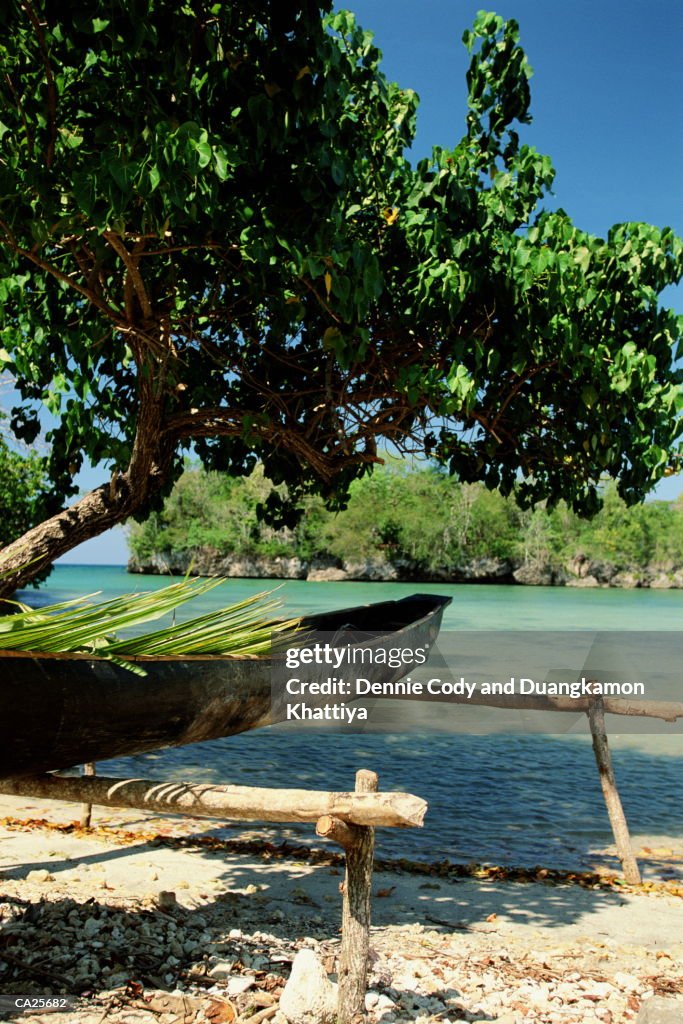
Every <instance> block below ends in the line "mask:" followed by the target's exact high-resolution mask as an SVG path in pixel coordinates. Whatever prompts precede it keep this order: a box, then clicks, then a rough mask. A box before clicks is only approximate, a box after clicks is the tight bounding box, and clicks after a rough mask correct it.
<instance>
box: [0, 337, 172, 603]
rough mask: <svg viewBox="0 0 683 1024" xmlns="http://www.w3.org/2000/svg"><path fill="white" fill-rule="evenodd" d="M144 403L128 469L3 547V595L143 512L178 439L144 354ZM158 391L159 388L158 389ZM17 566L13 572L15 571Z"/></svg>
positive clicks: (164, 473)
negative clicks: (167, 423) (168, 431)
mask: <svg viewBox="0 0 683 1024" xmlns="http://www.w3.org/2000/svg"><path fill="white" fill-rule="evenodd" d="M139 366H140V384H139V388H140V390H139V395H138V400H139V406H138V413H137V425H136V430H135V439H134V441H133V447H132V451H131V456H130V462H129V465H128V468H127V470H126V472H125V473H115V474H114V475H113V476H112V478H111V480H110V481H109V483H107V484H102V486H100V487H97V488H95V490H93V491H90V492H89V493H88V494H86V495H85V496H84V497H83V498H81V499H80V501H77V502H76V503H75V504H74V505H71V506H70V507H69V508H66V509H64V510H63V511H62V512H58V513H57V514H56V515H54V516H52V518H51V519H46V520H45V521H44V522H42V523H40V524H39V525H38V526H34V527H33V528H32V529H31V530H27V532H26V533H25V534H24V535H23V537H19V538H18V540H15V541H13V542H12V543H11V544H8V545H7V547H5V548H3V549H2V550H1V551H0V600H2V598H3V597H9V595H10V594H12V593H13V592H14V591H15V590H18V589H19V588H20V587H22V586H24V585H25V584H26V583H28V582H30V580H31V579H32V578H33V577H34V576H35V575H36V573H37V572H38V571H39V570H40V569H43V568H44V567H45V566H47V565H49V564H50V563H51V562H53V561H54V560H55V558H59V556H60V555H63V554H65V553H66V552H67V551H71V549H72V548H75V547H77V545H78V544H82V543H83V541H85V540H90V538H91V537H97V536H99V534H101V533H104V531H105V530H109V529H111V527H112V526H118V524H119V523H123V522H125V521H126V519H128V517H129V516H131V515H133V513H134V512H138V511H139V510H140V509H142V508H143V507H144V505H145V504H146V503H147V502H148V500H149V498H150V497H151V496H152V495H153V494H155V492H156V491H158V490H159V488H160V487H161V485H162V484H163V483H164V481H165V480H166V478H167V477H168V473H169V471H170V468H171V460H172V454H173V441H172V440H171V439H170V438H169V437H166V436H165V432H164V429H163V427H164V423H163V419H162V411H161V410H162V403H161V398H160V392H159V389H158V388H157V387H156V385H155V375H154V373H153V372H150V373H147V374H146V375H145V373H144V372H143V371H144V370H145V365H144V359H143V358H142V357H140V361H139ZM158 392H159V393H158ZM13 570H14V571H13Z"/></svg>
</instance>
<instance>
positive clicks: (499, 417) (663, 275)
mask: <svg viewBox="0 0 683 1024" xmlns="http://www.w3.org/2000/svg"><path fill="white" fill-rule="evenodd" d="M330 6H331V4H330V0H318V2H315V3H314V2H313V0H299V2H292V0H278V2H277V3H274V2H272V0H270V2H269V0H237V2H235V3H232V4H222V3H216V4H211V3H201V2H194V0H193V2H190V3H187V4H184V5H181V4H178V3H175V2H173V0H108V2H107V3H103V2H100V3H96V4H87V5H82V4H76V3H73V2H61V3H60V4H56V3H54V2H53V0H10V2H8V3H6V4H4V5H3V7H2V11H1V12H0V25H1V27H2V39H3V42H2V43H0V62H1V64H2V68H1V74H0V97H1V104H2V107H1V109H0V327H1V330H2V337H1V339H0V343H1V345H2V347H1V348H0V365H1V364H4V367H5V368H6V369H7V370H8V371H10V372H11V373H12V375H13V376H14V378H15V379H16V382H17V383H16V387H17V389H18V397H17V399H16V402H15V406H14V409H13V411H12V427H13V429H14V431H15V432H16V434H17V435H18V436H19V437H20V438H22V439H24V440H25V441H28V442H30V441H31V440H32V439H33V438H35V436H36V434H37V432H38V430H39V428H40V419H39V417H40V412H41V407H45V408H46V409H47V410H48V412H49V414H50V427H49V431H48V440H49V441H50V444H51V450H50V455H49V460H48V466H47V469H48V472H49V476H50V481H51V492H50V496H49V500H50V505H51V507H50V508H49V509H48V510H47V512H46V518H45V520H44V521H43V522H42V523H41V524H40V525H39V526H37V527H35V528H33V529H31V530H29V531H28V532H27V533H25V534H24V536H22V537H21V538H19V539H18V540H16V541H15V542H14V543H12V544H10V545H8V546H7V547H6V548H5V549H4V550H3V551H2V552H1V553H0V571H2V570H4V571H5V573H6V576H5V579H4V583H3V584H2V586H4V588H5V590H8V589H11V588H12V587H14V586H17V585H20V584H21V583H23V582H24V581H25V580H26V579H27V577H28V575H29V574H30V573H32V572H34V571H35V568H36V567H37V566H40V565H41V564H44V563H45V562H47V561H49V560H51V559H53V558H54V557H56V556H58V555H60V554H62V553H63V552H65V551H67V550H68V549H70V548H71V547H73V546H74V545H76V544H78V543H79V542H81V541H83V540H85V539H87V538H89V537H92V536H94V535H96V534H98V533H100V532H101V531H103V530H105V529H107V528H108V527H111V526H113V525H114V524H116V523H120V522H122V521H123V520H125V519H126V518H127V517H129V516H131V515H136V516H140V515H144V514H145V512H146V511H148V510H149V509H150V508H151V507H153V506H154V504H155V502H159V501H160V500H161V498H162V497H163V495H164V493H167V492H168V489H169V488H170V487H171V486H172V483H173V481H174V480H175V479H176V478H177V476H178V474H179V472H180V471H181V468H182V461H183V455H184V454H185V453H186V452H187V450H188V449H190V448H191V449H192V450H193V451H194V452H195V453H197V454H198V455H199V457H200V458H201V459H202V461H203V463H204V465H205V466H207V467H208V468H212V469H221V470H225V471H228V472H231V473H246V472H248V471H249V470H250V469H251V468H252V467H253V466H254V464H255V462H256V461H257V460H260V461H261V462H262V463H263V465H264V468H265V472H266V473H267V475H268V476H269V477H270V478H271V479H272V480H273V481H274V482H276V483H281V482H286V483H287V493H288V496H289V500H290V501H292V502H294V501H296V499H297V498H298V496H299V495H300V494H302V493H303V492H304V491H316V492H318V493H320V494H322V495H323V496H324V498H325V499H326V500H327V502H328V503H329V504H330V506H331V507H335V506H336V507H340V506H341V505H343V502H344V498H345V495H346V493H347V490H348V486H349V484H350V483H351V481H352V480H353V479H354V478H356V477H358V476H359V475H361V474H363V473H365V472H367V471H369V470H370V469H371V468H372V466H373V464H375V463H376V462H378V461H380V455H378V445H379V446H380V450H381V445H382V444H386V443H389V444H391V445H393V446H395V447H397V448H399V449H401V448H415V449H419V450H420V451H422V452H425V453H427V454H428V455H430V456H431V457H433V458H434V459H436V460H439V461H440V462H441V463H442V464H445V465H447V466H448V468H449V469H450V471H451V472H452V473H454V474H456V475H457V476H458V477H460V478H461V479H462V480H466V481H474V480H481V481H484V482H485V483H486V484H487V485H488V486H489V487H492V488H494V487H498V488H500V489H501V490H503V491H504V492H506V493H507V492H510V491H511V490H512V489H513V488H515V489H516V490H517V493H518V496H519V499H520V501H521V502H522V503H527V504H529V503H533V502H536V501H538V500H542V499H547V500H548V501H549V502H551V503H552V502H554V501H557V500H559V499H560V498H563V499H565V500H567V501H568V502H569V503H570V504H571V505H572V506H573V507H574V508H575V509H577V510H579V511H582V512H586V513H590V512H591V511H592V510H594V509H595V508H596V507H597V504H598V502H599V498H598V494H597V489H596V488H597V483H598V481H599V479H600V478H601V477H602V476H604V475H608V476H611V477H614V478H616V479H617V480H618V481H619V488H620V491H621V494H622V495H623V496H624V498H625V499H626V500H627V501H629V502H633V501H637V500H640V499H641V498H642V497H643V495H644V494H645V493H646V492H647V490H648V489H649V488H650V487H651V486H652V484H653V483H654V482H655V481H656V480H657V479H658V478H659V477H660V476H661V475H662V474H663V473H664V472H665V470H666V468H667V467H668V466H669V465H670V461H671V458H672V452H673V448H674V444H675V442H676V439H677V436H678V433H679V425H678V419H677V413H678V410H679V406H680V402H681V398H680V387H679V375H678V373H677V371H676V370H675V368H674V365H673V353H674V346H675V343H676V340H677V338H678V336H679V333H680V325H679V324H678V323H677V321H676V318H675V317H674V316H673V314H672V313H671V312H670V311H667V310H666V309H662V308H660V306H659V304H658V295H659V293H660V292H661V290H662V289H663V288H664V287H665V286H666V285H668V284H669V283H671V282H672V281H675V280H677V279H678V278H679V277H680V274H681V259H682V257H681V252H682V247H681V242H680V241H679V240H678V239H677V238H676V237H675V236H674V234H673V233H672V232H671V231H670V230H668V229H663V230H660V229H657V228H654V227H651V226H648V225H644V224H623V225H619V226H617V227H615V228H613V229H612V230H611V232H610V233H609V235H608V237H607V239H601V238H597V237H594V236H592V235H589V234H586V233H585V232H583V231H581V230H579V229H578V228H577V227H575V226H574V225H573V224H572V222H571V220H570V219H569V218H568V217H567V216H566V215H565V214H564V213H562V212H547V211H544V210H543V209H542V207H541V206H540V204H541V202H542V199H543V196H544V194H545V192H546V190H547V189H548V188H549V186H550V185H551V182H552V179H553V170H552V166H551V163H550V161H549V159H548V158H547V157H545V156H542V155H539V153H537V152H536V151H535V150H534V149H533V148H530V147H529V146H527V145H523V144H521V142H520V139H519V136H518V132H517V128H516V126H518V125H519V124H520V123H521V124H524V123H527V122H528V121H529V120H530V117H529V113H528V110H529V88H528V79H529V75H530V69H529V66H528V64H527V61H526V57H525V55H524V52H523V50H522V49H521V48H520V47H519V45H518V34H517V25H516V24H515V22H513V21H508V22H503V20H502V19H501V18H499V17H497V16H496V15H493V14H480V15H479V16H478V17H477V20H476V23H475V25H474V28H473V30H472V31H469V32H466V33H465V36H464V42H465V44H466V46H467V47H468V49H469V50H470V53H471V63H470V68H469V71H468V75H467V82H468V107H467V112H466V122H465V127H464V134H463V137H462V138H461V140H460V142H458V144H457V145H456V146H455V147H454V148H452V149H445V148H444V149H441V148H438V149H435V150H434V152H433V155H432V158H431V159H429V160H423V161H422V162H421V163H419V164H418V165H417V166H416V167H414V166H412V165H411V163H410V162H409V161H408V159H407V157H406V155H405V152H406V149H407V147H409V145H410V142H411V139H412V136H413V131H414V123H415V114H416V108H417V99H416V96H415V94H414V93H413V92H412V91H411V90H408V89H401V88H400V87H399V86H397V85H394V84H391V83H389V82H387V81H386V79H385V78H384V76H383V75H382V73H381V71H380V70H379V59H380V54H379V53H378V51H377V50H376V49H375V47H374V46H373V42H372V36H371V35H370V34H369V33H367V32H363V31H362V30H361V29H360V28H358V27H357V26H356V24H355V21H354V19H353V17H352V15H350V14H348V13H344V12H340V13H336V14H335V13H330ZM84 460H88V461H89V462H91V463H93V464H101V465H102V466H103V468H106V475H107V479H106V481H105V482H103V483H102V485H101V486H100V487H98V488H97V489H95V490H94V491H92V492H91V493H89V494H86V495H85V496H84V497H81V498H79V499H78V500H76V501H75V502H74V503H73V504H71V505H68V500H69V498H72V497H73V496H74V495H75V493H76V487H75V484H74V477H75V474H76V473H77V471H78V470H79V468H80V467H81V465H82V464H83V462H84ZM103 475H104V469H103ZM278 494H279V492H278ZM282 501H283V499H282V498H281V497H278V496H277V495H274V496H273V497H272V499H271V500H270V502H269V505H268V507H267V508H266V509H265V513H266V514H267V515H269V516H270V517H271V518H272V519H273V521H277V520H278V519H279V520H280V521H282V520H283V519H284V517H285V516H286V515H287V514H288V510H287V508H286V507H284V506H283V505H282V504H281V502H282ZM27 563H30V565H29V564H27Z"/></svg>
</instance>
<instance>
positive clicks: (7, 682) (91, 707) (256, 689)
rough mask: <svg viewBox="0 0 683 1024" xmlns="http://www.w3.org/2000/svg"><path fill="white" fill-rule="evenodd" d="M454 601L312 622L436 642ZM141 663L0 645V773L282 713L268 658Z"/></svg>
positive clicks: (406, 642) (205, 734)
mask: <svg viewBox="0 0 683 1024" xmlns="http://www.w3.org/2000/svg"><path fill="white" fill-rule="evenodd" d="M449 600H450V599H449V598H443V597H438V596H436V595H415V596H414V597H411V598H406V599H404V600H402V601H390V602H382V603H379V604H375V605H366V606H362V607H361V608H352V609H344V610H342V611H340V612H334V613H329V614H323V615H319V616H313V617H310V618H309V619H307V620H306V622H305V624H306V626H307V627H308V628H310V629H315V630H316V631H324V632H325V633H326V634H328V635H329V634H330V633H334V632H338V631H340V630H345V631H346V630H348V628H349V626H350V627H352V628H353V629H356V630H363V631H364V632H371V633H372V634H373V635H374V636H375V637H377V638H378V639H377V640H375V641H371V642H372V643H381V642H386V640H387V639H389V638H390V639H391V643H392V645H393V644H394V643H396V644H397V645H399V646H403V647H407V646H415V647H416V646H422V645H424V644H425V643H432V642H433V641H434V639H435V638H436V636H437V634H438V630H439V627H440V624H441V617H442V614H443V610H444V607H445V606H446V605H447V604H448V603H449ZM340 635H341V634H340ZM341 642H342V643H343V642H345V641H344V640H341ZM143 664H144V668H145V671H146V672H147V675H146V677H145V678H140V677H139V676H137V675H134V674H133V673H132V672H130V671H128V670H127V669H125V668H122V667H120V666H117V665H115V664H112V663H111V662H108V661H106V660H103V659H97V658H88V657H87V656H79V655H61V656H47V655H27V654H19V653H16V654H12V653H10V652H5V653H4V654H0V701H1V703H2V707H3V712H4V713H3V716H2V717H3V720H4V725H3V728H2V734H3V735H2V739H1V740H0V778H13V777H20V776H24V775H30V774H34V773H36V772H45V771H53V770H57V769H63V768H68V767H71V766H72V765H74V764H83V763H84V762H86V761H103V760H108V759H110V758H113V757H123V756H129V755H131V754H138V753H143V752H145V751H150V750H157V749H159V748H161V747H175V746H184V745H185V744H189V743H196V742H199V741H201V740H209V739H217V738H218V737H221V736H230V735H234V734H236V733H240V732H244V731H246V730H248V729H255V728H259V727H261V726H264V725H269V724H272V723H273V721H274V720H275V718H276V717H277V714H276V715H275V716H274V715H273V711H272V704H271V670H272V667H273V665H272V662H271V660H270V659H260V658H259V659H238V658H217V657H206V658H202V657H195V658H191V659H183V658H167V659H163V660H156V659H154V660H145V661H144V662H143ZM319 671H320V672H321V673H322V672H323V671H325V673H327V671H328V670H327V669H324V668H323V667H321V669H320V670H319ZM406 671H408V669H407V668H404V669H402V670H399V671H397V670H395V669H388V668H387V669H386V670H384V673H380V675H379V676H377V677H376V678H380V679H382V680H385V679H396V678H400V677H401V675H404V674H405V672H406Z"/></svg>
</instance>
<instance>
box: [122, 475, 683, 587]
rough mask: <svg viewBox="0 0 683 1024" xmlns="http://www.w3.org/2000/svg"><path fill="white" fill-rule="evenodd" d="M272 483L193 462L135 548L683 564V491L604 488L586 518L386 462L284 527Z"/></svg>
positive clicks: (430, 565) (136, 529)
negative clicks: (674, 494)
mask: <svg viewBox="0 0 683 1024" xmlns="http://www.w3.org/2000/svg"><path fill="white" fill-rule="evenodd" d="M271 490H272V484H271V483H270V482H269V481H268V480H267V479H266V478H265V477H264V475H263V472H262V470H261V468H257V469H256V471H254V472H253V473H252V474H251V475H250V476H248V477H230V476H227V475H224V474H220V473H213V472H206V471H205V470H203V469H200V468H198V467H195V466H189V467H188V468H187V469H186V470H185V472H184V474H183V475H182V476H181V478H180V479H179V481H178V482H177V484H176V485H175V487H174V489H173V491H172V493H171V495H170V496H169V498H168V499H167V500H166V502H165V504H164V507H163V509H162V510H161V511H160V512H156V513H153V514H152V515H151V516H150V517H149V519H147V521H146V522H145V523H144V524H142V525H140V524H136V525H134V526H133V528H132V530H131V533H130V537H129V543H130V548H131V551H132V553H133V555H134V556H135V557H136V558H137V559H138V560H139V561H142V562H144V561H145V560H147V559H149V558H150V557H151V556H152V555H154V554H161V553H163V552H169V551H170V552H176V553H179V552H191V551H193V550H196V549H199V548H211V549H213V550H215V551H216V552H217V553H219V554H221V555H230V554H235V555H239V556H247V555H248V556H253V557H270V558H272V557H275V556H279V555H285V556H294V555H296V556H298V557H299V558H302V559H306V560H311V559H316V558H330V557H332V558H336V559H340V560H344V559H349V558H353V559H354V560H357V559H363V558H374V559H382V560H385V561H387V562H392V563H395V562H397V561H407V562H410V563H411V564H414V565H416V566H420V567H423V568H424V569H425V570H426V571H434V570H436V569H448V568H451V567H452V568H455V567H457V566H459V565H462V564H464V563H466V562H470V561H472V560H475V559H480V558H496V559H508V560H510V561H511V562H512V563H517V564H527V565H528V564H541V563H543V564H550V565H554V564H555V565H558V566H559V565H561V564H563V563H566V562H567V560H569V559H571V558H574V557H576V556H577V555H583V556H585V557H586V558H588V559H594V560H604V561H607V562H610V563H612V564H614V565H616V566H618V567H624V568H626V567H628V568H645V567H647V566H653V565H660V566H664V567H673V566H680V565H683V496H682V497H681V498H679V499H677V501H675V502H665V501H651V502H648V503H646V504H642V505H637V506H635V507H631V508H627V507H626V505H625V504H624V502H623V501H622V500H621V499H620V498H619V497H618V495H617V493H616V490H615V488H614V487H613V486H608V487H607V488H606V490H605V493H604V496H603V508H602V510H601V511H600V512H598V513H597V515H595V516H594V517H593V519H591V520H586V519H580V518H579V517H578V516H577V515H575V514H574V513H573V512H571V511H570V510H569V509H568V508H567V507H566V506H565V505H558V506H557V507H556V508H554V509H551V510H549V509H545V508H536V510H534V511H530V510H524V509H520V507H519V506H518V505H517V503H516V502H515V501H514V499H513V498H504V497H502V496H501V495H500V494H499V493H498V492H496V491H489V490H487V489H486V487H485V486H483V485H482V484H478V483H474V484H462V483H458V482H457V481H456V480H454V479H453V478H452V477H450V476H448V475H447V474H446V473H444V472H443V471H439V470H438V469H434V468H432V467H429V466H425V467H424V468H407V467H406V465H405V464H404V463H399V462H396V463H394V462H391V461H390V462H389V464H388V465H387V466H385V467H383V468H380V469H379V470H377V471H376V472H375V473H373V475H372V476H371V477H366V478H363V479H361V480H358V481H357V482H356V483H355V484H354V485H353V486H352V488H351V496H350V500H349V503H348V507H347V509H346V510H345V511H343V512H339V513H333V512H329V511H328V510H326V509H325V507H324V504H323V501H322V500H321V499H320V498H317V497H308V498H306V499H305V500H304V506H305V507H304V515H303V516H302V517H301V520H300V522H299V525H298V526H297V527H296V528H295V529H293V530H289V529H282V530H276V529H274V528H273V527H271V526H268V525H266V524H264V523H263V522H262V521H260V519H259V517H258V514H257V508H258V505H259V503H260V502H263V501H264V500H266V499H267V497H268V495H269V493H270V491H271Z"/></svg>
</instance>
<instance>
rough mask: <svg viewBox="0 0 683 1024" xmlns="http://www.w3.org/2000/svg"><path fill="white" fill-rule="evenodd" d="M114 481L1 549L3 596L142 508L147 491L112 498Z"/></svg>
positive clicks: (0, 593) (1, 590)
mask: <svg viewBox="0 0 683 1024" xmlns="http://www.w3.org/2000/svg"><path fill="white" fill-rule="evenodd" d="M112 489H113V488H112V484H103V485H102V486H101V487H97V488H96V489H95V490H94V491H90V492H89V493H88V494H86V495H85V497H83V498H81V499H80V501H77V502H76V504H75V505H71V506H70V507H69V508H66V509H64V510H63V511H62V512H58V513H57V514H56V515H54V516H52V518H51V519H46V520H45V521H44V522H42V523H40V524H39V525H38V526H34V527H33V529H31V530H27V532H26V533H25V534H24V535H23V537H19V539H18V540H15V541H13V542H12V543H11V544H8V545H7V547H5V548H3V549H2V550H1V551H0V573H1V574H7V575H4V578H3V579H0V598H3V597H9V595H10V594H12V593H13V592H14V591H15V590H18V589H19V588H20V587H23V586H24V585H25V584H26V583H29V582H30V581H31V579H32V578H33V577H34V576H35V575H36V573H37V572H38V571H39V570H40V569H42V568H44V567H45V566H47V565H49V564H50V563H51V562H53V561H54V560H55V558H59V556H60V555H63V554H65V553H66V552H67V551H71V549H72V548H75V547H76V546H77V545H78V544H81V543H82V542H83V541H84V540H90V538H91V537H97V536H98V535H99V534H100V533H104V531H105V530H108V529H110V528H111V527H112V526H117V525H118V524H119V523H123V522H124V521H125V520H126V519H127V518H128V516H129V515H131V514H132V513H133V512H134V511H136V510H137V508H139V507H140V506H141V505H142V503H143V501H144V498H145V497H146V496H147V495H144V494H143V495H142V496H141V497H140V499H138V500H136V496H135V495H133V494H130V495H125V494H123V495H120V496H118V500H117V497H116V496H115V497H114V500H112V496H111V492H112ZM12 570H14V571H12Z"/></svg>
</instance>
